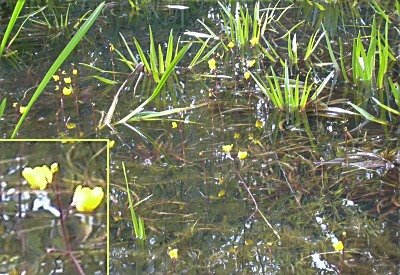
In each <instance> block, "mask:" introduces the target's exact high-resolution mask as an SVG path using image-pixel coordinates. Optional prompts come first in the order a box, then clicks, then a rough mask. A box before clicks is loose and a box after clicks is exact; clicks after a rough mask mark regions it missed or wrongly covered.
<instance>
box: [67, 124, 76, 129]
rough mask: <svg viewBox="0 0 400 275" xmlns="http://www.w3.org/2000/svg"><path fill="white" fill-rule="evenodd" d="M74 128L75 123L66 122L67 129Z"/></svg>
mask: <svg viewBox="0 0 400 275" xmlns="http://www.w3.org/2000/svg"><path fill="white" fill-rule="evenodd" d="M75 128H76V123H73V122H68V123H67V129H70V130H71V129H75Z"/></svg>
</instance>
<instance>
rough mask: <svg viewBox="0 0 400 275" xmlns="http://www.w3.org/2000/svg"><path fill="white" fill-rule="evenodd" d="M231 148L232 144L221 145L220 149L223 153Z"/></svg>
mask: <svg viewBox="0 0 400 275" xmlns="http://www.w3.org/2000/svg"><path fill="white" fill-rule="evenodd" d="M232 148H233V144H228V145H222V151H224V152H225V153H229V152H230V151H231V150H232Z"/></svg>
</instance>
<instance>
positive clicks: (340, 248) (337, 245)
mask: <svg viewBox="0 0 400 275" xmlns="http://www.w3.org/2000/svg"><path fill="white" fill-rule="evenodd" d="M332 246H333V248H334V249H335V251H343V249H344V245H343V243H342V241H338V242H336V243H334V244H332Z"/></svg>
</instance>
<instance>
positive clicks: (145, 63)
mask: <svg viewBox="0 0 400 275" xmlns="http://www.w3.org/2000/svg"><path fill="white" fill-rule="evenodd" d="M133 43H135V47H136V50H137V52H138V54H139V58H140V61H141V62H142V63H143V65H144V67H145V68H146V72H147V73H149V74H150V73H151V68H150V65H149V62H148V61H147V58H146V56H145V54H144V52H143V49H142V47H141V46H140V44H139V42H138V41H137V40H136V38H133Z"/></svg>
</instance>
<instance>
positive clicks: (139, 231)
mask: <svg viewBox="0 0 400 275" xmlns="http://www.w3.org/2000/svg"><path fill="white" fill-rule="evenodd" d="M122 171H123V172H124V178H125V184H126V194H127V196H128V202H129V210H130V213H131V221H132V224H133V233H134V235H135V237H136V238H137V239H139V240H145V239H146V231H145V227H144V220H143V218H141V217H138V216H137V215H136V212H135V208H134V204H133V201H132V198H131V190H129V184H128V177H127V175H126V169H125V163H124V162H122Z"/></svg>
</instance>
